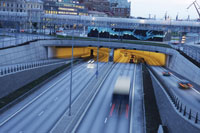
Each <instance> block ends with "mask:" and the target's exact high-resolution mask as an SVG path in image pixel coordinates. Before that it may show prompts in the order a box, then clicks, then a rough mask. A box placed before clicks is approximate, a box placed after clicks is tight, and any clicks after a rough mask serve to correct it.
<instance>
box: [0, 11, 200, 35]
mask: <svg viewBox="0 0 200 133" xmlns="http://www.w3.org/2000/svg"><path fill="white" fill-rule="evenodd" d="M0 21H1V22H4V23H6V22H15V23H16V25H20V26H21V27H23V28H27V27H28V26H30V25H31V24H33V23H38V25H39V27H38V28H40V29H42V26H49V27H53V26H55V25H57V26H58V27H65V26H68V25H72V26H74V25H76V26H77V25H78V26H80V27H91V26H92V27H103V28H119V29H131V30H137V29H138V30H156V31H173V32H182V33H187V32H193V33H199V32H200V22H197V21H175V20H149V19H133V18H123V19H121V18H112V17H91V16H73V15H53V14H39V16H32V15H30V14H28V13H18V12H5V11H0ZM26 25H27V26H26Z"/></svg>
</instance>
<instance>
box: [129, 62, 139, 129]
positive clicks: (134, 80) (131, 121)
mask: <svg viewBox="0 0 200 133" xmlns="http://www.w3.org/2000/svg"><path fill="white" fill-rule="evenodd" d="M136 69H137V65H135V68H134V77H133V78H134V79H133V89H132V103H131V120H130V130H129V133H132V132H133V126H132V125H133V105H134V94H135V82H136Z"/></svg>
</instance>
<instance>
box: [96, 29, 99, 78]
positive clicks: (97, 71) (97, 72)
mask: <svg viewBox="0 0 200 133" xmlns="http://www.w3.org/2000/svg"><path fill="white" fill-rule="evenodd" d="M97 29H98V41H97V70H96V78H98V74H99V27H97Z"/></svg>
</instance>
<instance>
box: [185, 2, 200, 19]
mask: <svg viewBox="0 0 200 133" xmlns="http://www.w3.org/2000/svg"><path fill="white" fill-rule="evenodd" d="M192 5H194V7H195V9H196V11H197V13H198V15H199V19H200V11H199V9H200V6H199V4H198V3H197V1H196V0H195V1H194V2H192V4H190V5H189V6H188V8H187V9H189V8H190V7H191V6H192Z"/></svg>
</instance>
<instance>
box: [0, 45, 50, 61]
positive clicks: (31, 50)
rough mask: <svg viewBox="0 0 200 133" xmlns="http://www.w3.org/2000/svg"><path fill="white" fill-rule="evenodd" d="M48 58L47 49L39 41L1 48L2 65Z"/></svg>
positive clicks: (0, 59) (0, 58)
mask: <svg viewBox="0 0 200 133" xmlns="http://www.w3.org/2000/svg"><path fill="white" fill-rule="evenodd" d="M42 59H47V50H46V49H45V47H43V46H41V45H40V43H38V42H31V43H30V44H29V45H24V46H18V47H13V48H8V49H3V50H0V65H10V64H16V63H23V62H30V61H37V60H42Z"/></svg>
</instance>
